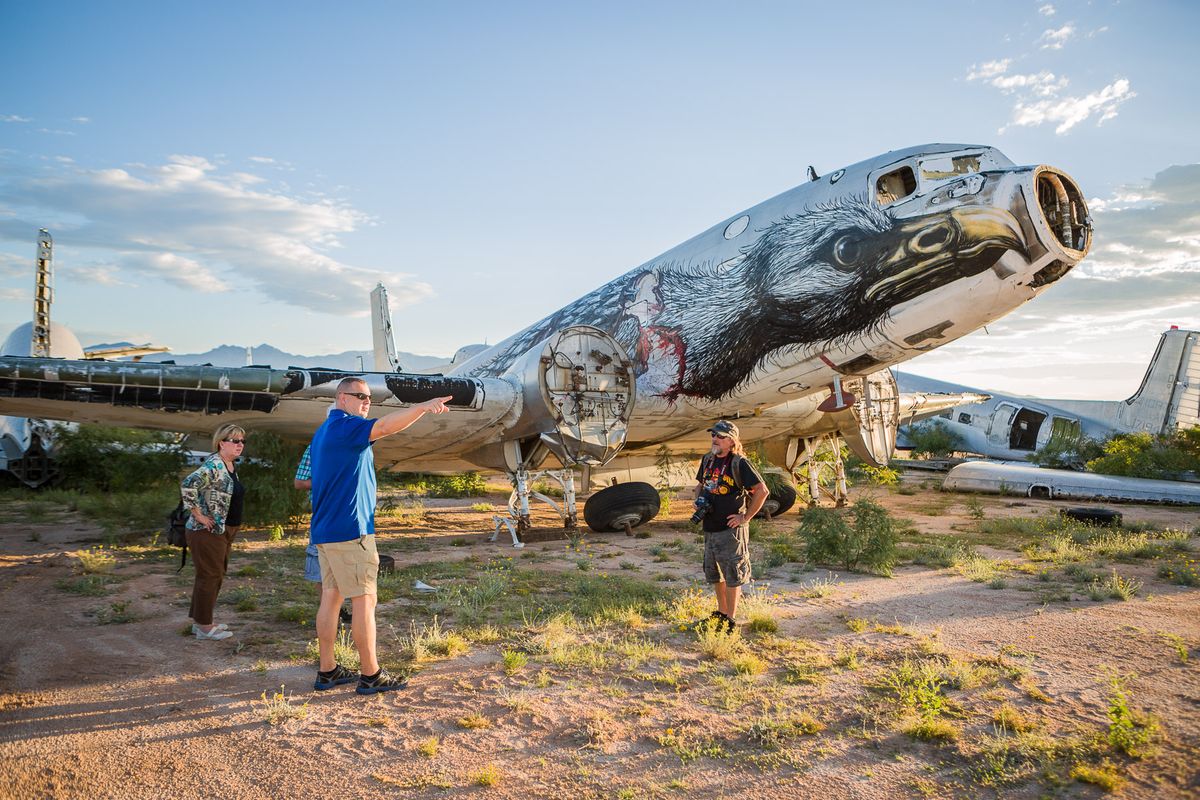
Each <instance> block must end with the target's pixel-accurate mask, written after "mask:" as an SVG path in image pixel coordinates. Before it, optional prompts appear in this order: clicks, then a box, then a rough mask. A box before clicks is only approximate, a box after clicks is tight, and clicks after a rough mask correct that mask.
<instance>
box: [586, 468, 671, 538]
mask: <svg viewBox="0 0 1200 800" xmlns="http://www.w3.org/2000/svg"><path fill="white" fill-rule="evenodd" d="M659 502H660V498H659V496H658V490H657V489H655V488H654V487H653V486H651V485H650V484H648V483H641V482H639V481H634V482H632V483H618V484H617V485H616V486H608V487H605V488H604V489H601V490H600V491H598V492H596V493H595V494H594V495H592V496H591V497H589V498H588V499H587V502H586V503H584V504H583V519H584V521H585V522H587V526H588V527H589V528H591V529H592V530H594V531H595V532H596V533H609V532H611V531H623V530H625V523H626V522H628V523H629V527H631V528H636V527H637V526H638V525H643V524H645V523H647V522H649V521H650V520H652V519H654V518H655V517H656V516H658V509H659Z"/></svg>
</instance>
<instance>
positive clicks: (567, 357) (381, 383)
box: [0, 144, 1092, 545]
mask: <svg viewBox="0 0 1200 800" xmlns="http://www.w3.org/2000/svg"><path fill="white" fill-rule="evenodd" d="M810 178H811V180H810V181H809V182H807V183H805V184H803V185H801V186H798V187H796V188H794V189H792V190H790V191H787V192H784V193H783V194H781V195H778V196H777V197H774V198H772V199H770V200H767V201H765V202H763V203H761V204H759V205H757V206H755V207H753V208H751V209H749V210H747V211H744V212H741V213H738V214H734V215H732V216H730V217H728V218H727V219H725V220H722V221H721V222H720V223H719V224H717V225H715V226H713V227H712V228H710V229H708V230H707V231H705V232H703V233H701V234H700V235H698V236H696V237H694V238H692V239H690V240H688V241H687V242H684V243H683V244H681V245H679V246H677V247H675V248H673V249H672V250H669V251H667V252H666V253H664V254H662V255H661V256H659V257H657V258H655V259H653V260H651V261H649V262H647V263H645V264H643V265H642V266H640V267H637V268H635V269H633V270H631V271H629V272H627V273H626V274H624V275H622V276H621V277H619V278H616V279H615V280H612V281H610V282H609V283H607V284H605V285H604V286H602V287H600V288H599V289H597V290H595V291H593V292H591V293H590V294H588V295H586V296H584V297H582V298H580V299H579V300H577V301H576V302H574V303H572V304H570V305H568V306H566V307H564V308H562V309H560V310H559V311H556V312H554V313H553V314H551V315H550V316H548V317H546V318H545V319H542V320H540V321H539V322H536V323H534V324H533V325H531V326H529V327H527V328H525V329H524V330H522V331H520V332H519V333H517V334H515V335H513V336H512V337H510V338H508V339H506V340H504V341H503V342H500V343H499V344H497V345H495V346H492V347H489V348H486V349H483V350H482V351H479V352H475V353H474V354H473V355H469V356H468V357H465V358H463V359H461V363H454V364H451V365H449V368H448V369H447V370H446V371H445V374H442V375H426V374H418V373H404V372H395V371H393V372H386V371H381V372H367V373H362V374H361V375H360V377H361V378H362V379H363V380H365V381H366V382H367V384H368V385H369V386H370V387H371V394H372V399H373V400H374V401H375V402H374V404H373V407H372V414H375V415H379V414H385V413H387V412H389V411H391V410H394V409H395V408H396V407H398V406H403V405H404V404H408V403H415V402H420V401H423V400H426V399H428V398H430V397H435V396H446V395H448V396H450V397H451V398H452V399H451V400H450V403H449V406H450V413H447V414H439V415H428V416H426V417H424V418H422V419H421V420H420V421H419V422H417V423H416V424H415V425H414V426H413V427H412V428H411V429H410V430H409V431H407V432H406V435H404V436H397V437H390V438H386V439H382V440H380V441H379V442H377V443H376V445H375V451H376V453H375V455H376V460H377V461H378V462H380V463H381V464H385V465H394V464H400V465H402V467H403V469H405V470H413V471H418V470H425V471H458V470H462V469H472V468H481V467H482V468H485V469H492V470H501V471H503V472H505V473H507V474H509V475H510V476H511V477H512V478H513V481H514V485H515V487H516V491H515V492H514V498H513V500H512V502H511V504H510V509H511V512H512V513H511V519H510V518H498V520H497V534H498V532H499V530H500V529H501V525H504V524H507V525H508V526H509V529H510V531H511V533H512V536H513V542H514V544H518V545H519V537H520V534H521V533H522V532H523V531H524V530H525V529H526V528H527V527H528V525H529V513H528V503H529V500H530V497H531V491H530V481H531V480H532V479H533V478H534V477H535V476H536V475H537V474H538V471H539V470H541V469H543V468H545V467H551V466H557V467H558V469H553V470H550V477H552V478H554V479H556V480H558V481H559V482H560V483H561V484H562V485H563V488H564V499H563V507H562V508H561V509H560V513H561V514H562V516H563V518H564V521H565V522H566V524H567V525H569V526H570V525H573V524H575V515H576V507H575V487H574V475H573V472H572V468H575V467H583V468H584V469H585V470H588V471H595V470H600V469H604V468H608V469H612V468H614V467H618V466H619V467H621V468H623V467H625V466H643V465H645V464H649V463H652V462H653V460H654V458H655V455H656V453H657V452H658V451H659V450H660V448H661V447H662V446H664V445H665V446H666V447H667V448H668V450H669V451H670V452H673V453H677V454H694V453H698V452H702V451H704V450H707V448H708V446H709V438H708V435H707V434H706V433H705V430H706V428H707V427H708V426H709V425H710V424H711V423H712V421H713V420H715V419H717V418H718V417H726V418H733V419H737V420H738V425H739V426H740V428H741V430H742V434H743V439H744V440H746V441H747V442H751V443H761V445H762V446H763V447H764V449H765V452H766V455H767V456H768V458H769V459H770V460H771V461H772V462H773V463H775V464H778V465H780V466H781V467H784V468H785V469H787V470H789V471H795V470H797V469H798V468H799V467H801V466H802V465H804V464H806V463H807V464H808V466H809V473H810V480H813V479H814V478H813V477H812V476H813V475H814V473H815V469H816V467H815V464H814V462H815V459H813V458H812V455H813V453H814V452H815V450H816V448H817V446H818V445H819V444H820V443H821V442H822V441H823V440H826V441H828V440H831V439H832V440H836V439H838V438H840V439H844V440H845V442H846V444H847V446H848V447H849V448H850V449H851V450H852V451H853V452H854V453H855V454H857V455H858V456H860V457H861V458H863V459H864V460H866V461H868V462H870V463H873V464H879V465H882V464H885V463H886V462H887V459H888V458H889V456H890V455H891V452H892V449H893V446H894V443H895V434H896V427H897V424H898V423H899V422H900V420H901V419H909V418H910V414H912V413H919V412H915V409H917V408H918V407H921V408H923V409H924V411H925V412H928V413H936V412H937V411H940V410H942V409H943V408H945V407H948V406H950V405H954V404H955V403H962V402H964V398H963V397H961V396H958V395H955V396H953V397H951V398H942V399H940V400H939V399H938V398H937V397H936V396H934V395H932V394H927V393H922V394H920V395H908V396H904V397H902V396H901V395H900V393H899V392H898V391H897V387H896V381H895V379H894V378H893V376H892V374H891V372H890V370H889V369H888V367H889V366H891V365H893V364H897V363H899V362H902V361H904V360H906V359H909V358H912V357H913V356H916V355H919V354H921V353H923V352H927V351H929V350H932V349H934V348H936V347H938V346H940V345H943V344H946V343H948V342H951V341H953V340H955V339H957V338H959V337H961V336H963V335H965V334H967V333H970V332H971V331H974V330H976V329H978V328H980V327H981V326H983V325H985V324H987V323H989V322H991V321H992V320H995V319H996V318H998V317H1000V316H1002V315H1004V314H1006V313H1008V312H1010V311H1012V310H1013V309H1015V308H1017V307H1018V306H1020V305H1021V304H1023V303H1025V302H1027V301H1029V300H1031V299H1033V298H1034V297H1036V296H1037V295H1038V294H1039V293H1041V292H1042V291H1044V290H1045V289H1046V288H1047V287H1048V286H1050V285H1051V284H1053V283H1054V282H1055V281H1057V280H1059V279H1060V278H1062V277H1063V276H1064V275H1065V274H1066V273H1067V272H1068V271H1069V270H1070V269H1071V268H1072V267H1073V266H1074V265H1075V264H1076V263H1078V262H1079V261H1080V260H1081V259H1082V258H1083V257H1084V256H1085V255H1086V253H1087V251H1088V248H1089V247H1090V244H1091V231H1092V228H1091V220H1090V218H1089V217H1088V213H1087V209H1086V206H1085V203H1084V199H1083V193H1082V192H1081V191H1080V189H1079V187H1078V186H1077V185H1076V184H1075V182H1074V181H1072V180H1071V178H1070V177H1068V176H1067V175H1066V174H1065V173H1064V172H1062V171H1060V170H1058V169H1055V168H1053V167H1048V166H1016V165H1014V164H1013V162H1012V161H1010V160H1009V159H1008V158H1007V157H1005V156H1004V155H1003V154H1002V153H1000V152H999V151H998V150H996V149H994V148H991V147H985V146H977V145H957V144H934V145H924V146H919V147H912V148H909V149H906V150H900V151H893V152H891V153H887V154H884V155H882V156H878V157H876V158H872V159H869V160H867V161H863V162H861V163H858V164H855V165H853V166H849V167H846V168H844V169H839V170H837V171H835V172H832V173H829V174H828V175H825V176H824V177H819V176H817V175H816V174H815V172H811V171H810ZM377 305H378V303H377ZM379 325H380V323H379V322H378V321H377V328H378V327H379ZM348 374H353V373H346V372H339V371H327V370H317V369H293V368H289V369H267V368H252V367H247V368H240V369H218V368H211V367H184V366H172V365H159V364H132V363H117V362H108V363H106V362H92V361H82V360H56V359H49V360H48V359H45V358H19V357H14V356H5V357H2V358H0V412H2V413H5V414H13V415H23V416H37V417H47V418H53V419H65V420H75V421H80V422H93V423H101V424H111V425H134V426H141V427H149V428H158V429H162V430H171V431H187V432H196V433H207V432H209V431H211V430H212V428H213V427H214V426H215V425H216V424H218V422H225V421H230V422H237V423H238V424H240V425H243V426H245V427H246V428H247V429H249V430H252V431H253V430H267V431H272V432H274V433H277V434H279V435H282V436H285V437H289V438H293V439H297V440H307V439H308V437H310V436H311V434H312V432H313V431H314V430H315V429H316V427H317V426H318V425H319V424H320V423H321V421H322V420H323V418H324V415H325V411H326V409H327V407H328V404H329V402H330V401H331V400H332V399H333V397H334V392H335V389H336V386H337V383H338V381H339V380H341V379H342V378H343V377H345V376H346V375H348ZM974 399H978V398H974ZM837 451H838V448H836V447H835V448H834V452H837ZM836 468H837V469H839V470H840V464H838V465H837V467H836ZM843 491H844V487H843ZM657 509H658V496H657V493H656V492H655V491H654V489H653V487H650V486H649V485H647V484H643V483H625V484H620V485H616V486H611V487H608V488H606V489H604V490H602V491H599V492H597V493H595V494H594V495H592V496H591V498H589V500H588V502H587V505H586V507H585V509H584V517H585V519H586V520H587V522H588V524H589V525H590V526H592V527H593V528H595V529H597V530H600V529H617V530H619V529H621V528H623V527H624V528H626V529H627V527H628V526H630V525H636V524H640V523H641V522H645V521H646V520H648V519H649V518H651V517H652V516H653V515H654V514H655V513H657Z"/></svg>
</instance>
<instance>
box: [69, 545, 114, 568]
mask: <svg viewBox="0 0 1200 800" xmlns="http://www.w3.org/2000/svg"><path fill="white" fill-rule="evenodd" d="M78 558H79V569H80V571H82V572H83V573H84V574H85V575H107V574H109V573H110V572H112V571H113V569H114V568H115V567H116V566H117V560H116V558H114V557H113V555H112V553H110V552H108V551H107V550H105V549H104V546H103V545H99V546H97V547H93V548H92V549H91V550H81V551H80V552H79V555H78Z"/></svg>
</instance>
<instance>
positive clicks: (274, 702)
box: [257, 684, 308, 725]
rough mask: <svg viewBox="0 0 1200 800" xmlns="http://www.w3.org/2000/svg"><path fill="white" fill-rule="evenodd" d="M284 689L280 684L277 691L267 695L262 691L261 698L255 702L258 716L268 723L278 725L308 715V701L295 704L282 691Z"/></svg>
mask: <svg viewBox="0 0 1200 800" xmlns="http://www.w3.org/2000/svg"><path fill="white" fill-rule="evenodd" d="M284 689H285V686H283V685H282V684H281V685H280V687H279V691H277V692H271V693H270V694H269V695H268V694H267V693H266V692H263V693H262V697H261V699H260V700H259V701H258V702H257V705H258V706H259V709H258V713H259V716H260V717H262V719H263V720H265V721H266V722H267V724H268V725H278V724H279V723H281V722H287V721H288V720H289V719H304V718H306V717H307V716H308V701H307V700H306V701H304V702H303V703H301V704H300V705H296V704H295V703H293V702H292V700H291V699H290V698H289V697H288V696H287V695H286V694H285V693H284Z"/></svg>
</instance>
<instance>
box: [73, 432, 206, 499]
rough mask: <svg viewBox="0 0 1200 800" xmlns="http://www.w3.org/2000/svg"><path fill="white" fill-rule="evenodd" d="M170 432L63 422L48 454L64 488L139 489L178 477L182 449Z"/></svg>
mask: <svg viewBox="0 0 1200 800" xmlns="http://www.w3.org/2000/svg"><path fill="white" fill-rule="evenodd" d="M175 438H176V437H175V435H174V434H170V433H162V432H159V431H142V430H133V429H131V428H112V427H104V426H101V425H80V426H79V427H77V428H75V429H71V428H66V427H63V428H59V429H58V431H57V433H56V434H55V440H54V441H55V445H54V460H55V463H56V464H57V465H58V470H59V476H60V480H61V482H62V485H63V486H64V487H65V488H69V489H81V490H85V491H102V492H133V491H142V490H145V489H147V488H148V487H152V486H161V485H163V484H169V483H177V482H178V481H179V477H180V472H181V471H182V470H183V465H184V463H185V453H184V450H183V447H182V446H181V445H179V444H178V443H176V442H175ZM167 511H170V509H167ZM163 513H164V514H165V513H166V512H165V511H164V512H163Z"/></svg>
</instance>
